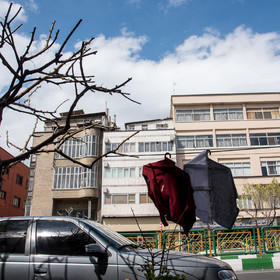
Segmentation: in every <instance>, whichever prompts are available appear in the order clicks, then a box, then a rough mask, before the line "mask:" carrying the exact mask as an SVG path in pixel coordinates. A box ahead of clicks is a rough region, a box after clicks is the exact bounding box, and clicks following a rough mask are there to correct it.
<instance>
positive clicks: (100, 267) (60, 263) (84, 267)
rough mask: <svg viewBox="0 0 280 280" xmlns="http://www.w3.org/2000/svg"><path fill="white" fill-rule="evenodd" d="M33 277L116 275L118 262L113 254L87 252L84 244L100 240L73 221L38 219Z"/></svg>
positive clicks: (73, 278)
mask: <svg viewBox="0 0 280 280" xmlns="http://www.w3.org/2000/svg"><path fill="white" fill-rule="evenodd" d="M34 240H36V242H35V243H34V245H35V247H34V251H33V253H32V255H31V261H30V276H31V277H30V279H37V280H39V279H42V280H43V279H44V280H45V279H52V280H54V279H64V280H77V279H79V280H83V279H94V280H95V279H114V276H115V275H117V265H116V264H112V263H110V261H112V259H114V258H112V256H107V257H104V256H103V257H95V256H88V255H86V253H85V245H88V244H93V243H97V241H96V240H95V239H94V238H93V237H92V236H90V235H89V234H88V233H87V232H86V231H84V230H83V229H82V228H81V227H79V226H78V225H77V224H75V223H73V222H72V221H71V222H70V221H64V220H37V222H36V229H35V234H34Z"/></svg>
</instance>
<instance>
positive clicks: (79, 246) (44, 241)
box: [36, 220, 96, 256]
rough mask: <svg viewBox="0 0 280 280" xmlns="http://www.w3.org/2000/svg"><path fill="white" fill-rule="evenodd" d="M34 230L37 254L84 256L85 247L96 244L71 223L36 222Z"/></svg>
mask: <svg viewBox="0 0 280 280" xmlns="http://www.w3.org/2000/svg"><path fill="white" fill-rule="evenodd" d="M36 228H37V229H36V236H37V238H36V239H37V250H36V252H37V254H48V255H70V256H84V255H86V253H85V245H87V244H90V243H96V241H95V240H94V239H93V238H91V237H90V236H89V235H88V234H87V233H86V232H84V231H83V230H82V229H80V228H79V227H78V226H76V225H75V224H73V223H72V222H68V221H48V220H38V221H37V227H36Z"/></svg>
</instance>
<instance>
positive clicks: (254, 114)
mask: <svg viewBox="0 0 280 280" xmlns="http://www.w3.org/2000/svg"><path fill="white" fill-rule="evenodd" d="M268 114H270V117H268ZM246 115H247V119H248V120H279V119H280V110H279V107H262V108H247V109H246Z"/></svg>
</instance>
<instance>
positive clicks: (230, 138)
mask: <svg viewBox="0 0 280 280" xmlns="http://www.w3.org/2000/svg"><path fill="white" fill-rule="evenodd" d="M244 140H245V142H246V143H245V144H243V143H242V141H244ZM222 141H223V142H222ZM236 141H238V145H236V144H235V143H237V142H236ZM229 142H230V145H227V144H226V143H229ZM221 143H223V145H221ZM216 145H217V147H218V148H223V147H247V146H248V141H247V135H246V133H236V134H216Z"/></svg>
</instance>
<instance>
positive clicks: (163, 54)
mask: <svg viewBox="0 0 280 280" xmlns="http://www.w3.org/2000/svg"><path fill="white" fill-rule="evenodd" d="M9 2H10V1H8V0H0V16H2V17H3V15H4V13H5V9H7V7H8V5H9ZM14 6H15V7H19V6H22V7H23V10H22V13H21V14H20V16H19V17H18V23H20V22H22V23H23V27H22V28H21V29H20V34H18V36H17V40H18V46H19V49H21V51H23V49H24V46H26V45H27V40H28V38H29V37H30V32H31V30H32V29H33V27H34V26H36V27H37V33H36V34H37V36H36V41H35V42H34V49H33V51H34V52H35V51H37V50H39V47H40V46H42V45H43V44H44V40H45V35H44V34H46V33H47V32H48V30H49V28H50V26H51V22H52V21H53V20H56V27H57V28H59V29H60V30H61V33H60V37H59V41H58V42H60V43H61V42H62V39H63V38H65V36H66V35H67V33H68V32H69V31H70V30H71V29H72V27H73V26H74V25H75V24H76V23H77V22H78V20H79V19H83V22H82V24H81V26H80V27H79V29H78V30H77V32H76V33H75V34H74V36H73V39H72V41H71V42H70V43H69V44H68V47H67V50H68V51H73V50H75V44H77V43H79V42H80V41H82V40H86V39H88V38H90V37H92V36H94V37H95V40H94V41H93V44H92V49H93V50H97V55H96V56H93V57H90V58H88V59H86V60H85V61H84V67H85V71H86V73H88V74H89V75H95V80H96V83H97V84H98V85H103V86H107V87H113V86H115V85H116V84H120V83H122V82H123V81H125V80H126V79H127V78H129V77H132V81H131V82H130V83H129V84H128V85H127V86H126V87H125V89H124V90H125V91H126V92H129V93H131V97H132V98H133V99H135V100H137V101H139V102H141V105H137V104H134V103H131V102H129V101H128V100H124V99H123V98H121V97H120V96H110V95H104V94H93V95H92V94H90V95H87V96H86V97H85V98H84V99H83V100H81V102H80V103H79V104H78V109H83V110H84V111H85V112H86V113H92V112H101V111H104V110H105V103H107V104H108V107H109V109H110V113H111V115H114V114H116V116H117V123H118V125H119V126H120V127H123V124H124V123H125V122H133V121H140V120H150V119H158V118H165V117H168V116H169V112H170V99H171V95H173V94H176V95H179V94H181V95H182V94H200V93H204V94H207V93H240V92H244V93H247V92H250V93H254V92H275V91H277V92H279V91H280V73H279V72H280V55H279V54H280V23H279V12H280V1H279V0H266V1H264V0H161V1H159V0H114V1H113V0H98V1H97V0H79V1H74V0H67V1H62V0H56V1H53V0H22V1H20V0H18V1H15V5H14ZM53 52H55V50H53ZM7 54H8V55H9V54H10V53H9V52H7ZM49 54H50V53H49ZM49 54H48V55H49ZM44 59H48V58H47V56H46V57H43V59H42V60H43V61H44ZM36 63H40V61H37V62H36V61H34V64H36ZM0 72H1V75H0V92H1V93H2V92H3V90H4V89H5V87H7V85H8V84H9V81H10V79H11V77H10V75H9V73H7V72H5V71H4V69H3V65H2V64H0ZM68 98H70V99H71V98H73V89H72V88H66V90H64V89H60V88H53V87H51V86H50V85H46V86H44V87H42V88H41V89H40V90H39V91H38V92H37V94H36V95H33V99H32V105H33V106H37V107H39V108H41V109H54V108H56V106H57V104H60V103H61V102H63V101H64V100H66V99H68ZM69 104H70V103H69V102H68V103H65V105H64V106H63V107H62V108H61V110H63V111H67V110H68V108H69V107H68V106H69ZM19 118H21V124H22V125H21V126H19V124H18V119H19ZM33 122H34V120H32V119H30V117H29V118H27V117H23V116H18V115H17V114H16V113H15V112H13V111H10V110H6V111H5V112H4V121H3V122H2V124H1V127H0V135H1V138H0V144H1V146H4V148H6V146H5V138H3V135H5V133H6V131H7V130H8V131H9V135H10V139H11V141H13V142H15V143H16V144H17V145H22V143H23V142H24V139H25V138H26V135H27V134H28V133H30V132H31V131H32V129H33ZM39 129H42V124H41V126H39Z"/></svg>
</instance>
